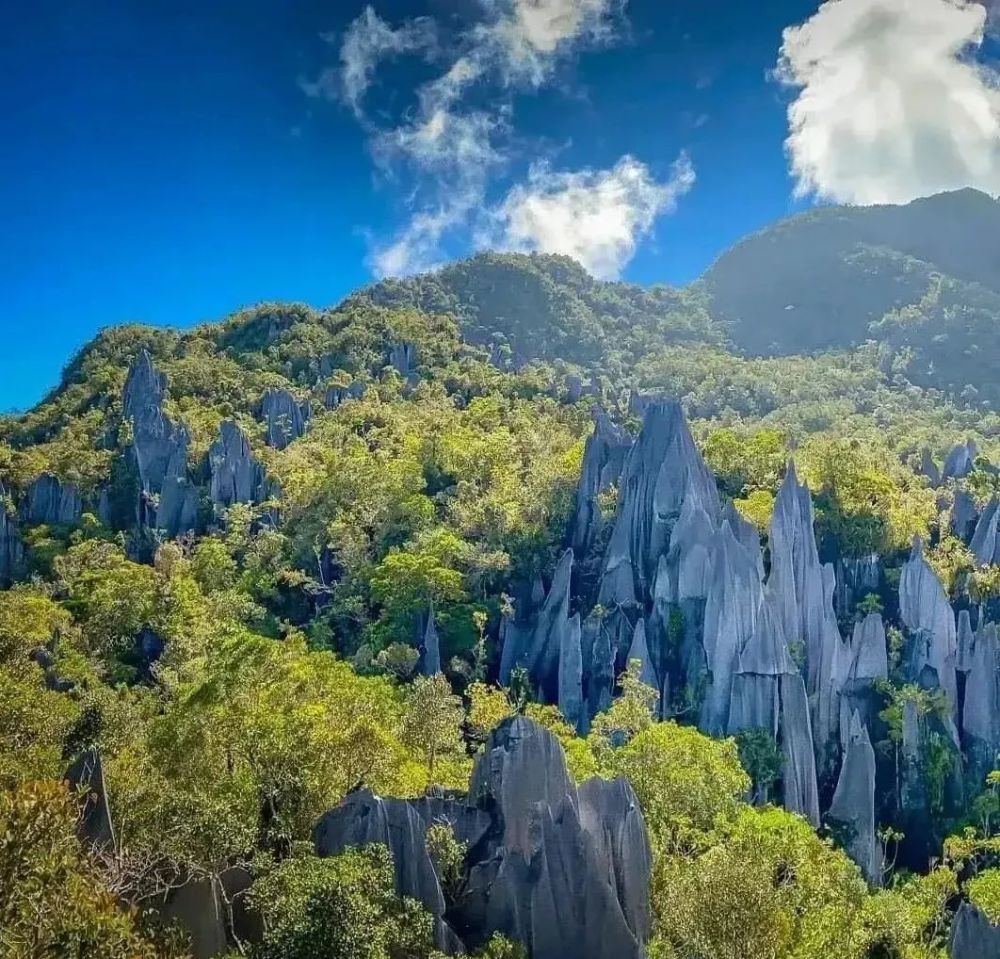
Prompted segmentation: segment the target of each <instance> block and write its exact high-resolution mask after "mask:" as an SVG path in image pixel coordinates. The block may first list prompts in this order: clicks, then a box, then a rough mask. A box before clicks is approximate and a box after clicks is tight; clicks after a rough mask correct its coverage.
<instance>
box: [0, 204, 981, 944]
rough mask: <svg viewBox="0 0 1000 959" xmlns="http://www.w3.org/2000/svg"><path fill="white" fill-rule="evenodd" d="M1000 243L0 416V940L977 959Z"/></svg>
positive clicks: (787, 266)
mask: <svg viewBox="0 0 1000 959" xmlns="http://www.w3.org/2000/svg"><path fill="white" fill-rule="evenodd" d="M995 207H996V204H995V202H994V201H992V200H989V199H988V198H986V197H983V196H981V195H979V194H972V193H970V194H955V195H951V196H945V197H938V198H934V199H933V200H930V201H924V202H922V203H921V204H915V205H913V206H912V207H908V208H894V209H892V210H873V211H835V210H828V211H820V212H818V213H815V214H810V215H808V216H807V217H805V218H800V219H796V220H792V221H789V222H787V223H785V224H782V225H779V226H778V227H776V228H774V229H773V230H772V231H768V232H765V233H764V234H761V235H759V236H757V237H754V238H750V239H748V240H747V241H745V243H744V244H742V245H741V246H740V247H737V248H736V249H735V250H734V251H732V252H731V253H730V254H728V255H727V256H725V257H723V258H722V259H721V260H720V261H719V263H718V264H716V266H715V267H714V268H713V270H712V271H710V273H709V274H708V275H707V276H706V278H705V279H704V281H702V282H700V283H698V284H695V285H694V286H693V287H691V288H689V289H685V290H676V289H671V288H667V287H661V288H653V289H649V290H645V289H640V288H638V287H634V286H629V285H627V284H611V283H601V282H598V281H596V280H594V279H593V278H591V277H590V276H589V275H588V274H587V273H586V272H585V271H583V270H582V269H581V268H580V267H579V266H577V265H576V264H574V263H573V262H572V261H569V260H566V259H564V258H559V257H543V256H531V257H524V256H513V255H500V254H483V255H481V256H478V257H475V258H473V259H471V260H468V261H464V262H461V263H456V264H453V265H451V266H448V267H445V268H444V269H442V270H441V271H439V272H437V273H434V274H430V275H426V276H421V277H416V278H413V279H408V280H401V281H386V282H383V283H380V284H378V285H376V286H374V287H372V288H370V289H367V290H363V291H360V292H358V293H357V294H355V295H353V296H352V297H350V298H349V299H348V300H346V301H345V302H344V303H342V304H340V305H339V306H336V307H333V308H329V309H316V308H313V307H309V306H305V305H300V304H264V305H260V306H256V307H254V308H252V309H248V310H244V311H241V312H239V313H236V314H234V315H233V316H231V317H229V318H228V319H226V320H224V321H222V322H220V323H218V324H211V325H206V326H202V327H199V328H196V329H193V330H190V331H187V332H178V331H172V330H162V329H152V328H148V327H142V326H128V327H118V328H109V329H107V330H105V331H103V332H102V333H101V334H100V335H99V336H98V337H97V338H96V339H95V340H94V341H93V342H92V343H90V344H89V345H88V346H87V347H85V348H84V349H83V350H82V351H81V352H80V353H79V355H77V356H76V357H74V358H73V359H72V360H71V362H70V363H69V365H68V366H67V368H66V370H65V372H64V375H63V378H62V381H61V383H60V384H59V385H58V387H57V388H56V389H54V390H53V392H52V393H51V395H50V396H48V397H47V398H46V399H45V400H44V401H43V402H42V403H41V404H39V405H38V406H37V407H36V408H34V409H32V410H30V411H28V412H26V413H23V414H18V415H10V416H7V417H5V418H3V419H2V420H0V499H2V504H3V509H2V510H0V586H2V587H3V588H2V589H0V718H2V725H3V730H4V732H3V735H2V736H0V952H2V954H3V955H5V956H6V955H10V956H12V957H17V959H21V957H24V959H27V957H32V959H34V957H36V956H79V957H83V956H88V957H90V956H99V957H105V956H107V957H139V956H150V957H152V956H157V957H182V956H189V955H193V956H196V957H199V959H200V957H202V956H205V957H208V956H214V955H223V954H226V953H227V952H231V953H232V954H234V955H249V956H253V957H260V959H298V957H302V959H305V957H307V956H308V957H331V959H333V957H337V959H340V957H346V956H351V957H354V956H357V957H362V959H390V957H391V959H410V957H412V959H420V957H431V956H435V955H440V954H441V953H445V954H454V953H457V952H459V951H460V950H466V951H467V952H470V953H472V954H477V955H483V956H489V957H493V959H501V957H503V959H514V957H517V956H523V955H528V956H531V957H533V959H549V957H555V956H562V955H564V954H565V949H566V944H567V943H568V942H574V943H579V944H580V945H579V951H578V952H577V953H574V954H578V955H580V956H583V957H585V959H602V957H605V956H612V955H613V956H632V957H635V959H638V957H640V956H647V955H648V956H650V957H655V959H729V957H732V959H737V957H739V959H743V957H751V956H752V957H774V959H786V957H787V959H793V957H794V959H820V957H827V956H843V957H847V959H855V957H856V959H931V957H936V959H941V957H944V956H946V955H949V953H950V955H952V956H953V957H955V959H972V957H977V956H986V955H990V954H991V953H989V952H988V951H987V950H989V949H994V950H995V949H997V948H998V947H997V942H998V941H1000V929H998V927H997V926H994V925H993V923H994V922H998V923H1000V860H998V858H997V856H998V846H997V841H998V840H997V834H996V831H997V820H998V817H1000V785H998V784H1000V759H998V753H1000V693H998V690H997V684H996V681H995V676H996V674H997V671H998V670H1000V658H998V657H1000V641H998V638H997V626H996V623H997V622H1000V539H998V520H1000V507H998V503H1000V499H998V497H1000V408H998V405H997V404H998V403H1000V394H997V393H996V386H995V377H994V375H993V368H994V366H995V363H996V359H997V354H998V350H997V321H998V319H1000V308H998V303H1000V266H998V263H997V262H996V259H995V258H996V256H997V253H996V250H997V249H998V246H997V245H996V244H990V243H988V242H985V241H981V240H976V241H975V242H973V241H971V240H968V241H967V236H968V233H969V231H976V232H977V236H985V235H992V236H1000V234H998V232H997V231H998V228H997V217H996V212H995ZM991 231H992V232H991ZM959 240H961V241H963V242H964V243H965V246H957V244H958V243H959ZM966 241H967V242H966ZM793 254H794V255H795V257H798V258H797V259H796V258H794V257H793ZM834 262H836V263H837V264H838V266H837V268H836V270H834V269H833V268H832V267H831V264H832V263H834ZM803 291H804V292H803ZM779 303H780V304H781V305H780V308H779V307H778V304H779ZM789 305H792V306H794V309H786V307H787V306H789ZM737 306H738V307H739V311H740V312H735V310H736V308H737ZM821 348H822V349H827V350H828V351H827V352H817V351H818V350H819V349H821ZM741 349H746V350H747V351H748V353H749V354H750V355H745V354H744V353H742V352H741Z"/></svg>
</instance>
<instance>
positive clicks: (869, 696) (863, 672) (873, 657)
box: [833, 613, 889, 752]
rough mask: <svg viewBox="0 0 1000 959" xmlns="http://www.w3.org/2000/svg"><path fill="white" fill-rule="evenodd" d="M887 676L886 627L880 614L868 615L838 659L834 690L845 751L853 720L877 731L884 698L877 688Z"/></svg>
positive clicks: (843, 647)
mask: <svg viewBox="0 0 1000 959" xmlns="http://www.w3.org/2000/svg"><path fill="white" fill-rule="evenodd" d="M888 676H889V657H888V653H887V647H886V637H885V624H884V623H883V621H882V616H881V615H880V614H879V613H869V614H868V615H867V616H866V617H865V618H864V619H863V620H862V621H861V622H858V623H855V624H854V632H853V634H852V636H851V639H850V642H848V643H845V644H843V645H842V646H841V647H840V649H839V655H838V656H837V659H836V667H835V671H834V678H833V688H834V691H835V695H836V699H837V703H838V713H839V715H838V721H837V726H838V728H839V730H840V747H841V750H842V751H845V752H846V750H847V749H848V748H849V747H850V730H851V726H852V717H855V716H856V717H858V718H859V720H860V722H861V723H862V725H864V726H865V727H866V729H868V730H871V729H874V728H876V724H877V723H878V722H879V719H878V714H879V711H880V710H881V708H882V697H881V694H880V693H879V692H878V689H877V688H876V687H877V684H878V683H879V682H880V681H882V680H885V679H887V678H888Z"/></svg>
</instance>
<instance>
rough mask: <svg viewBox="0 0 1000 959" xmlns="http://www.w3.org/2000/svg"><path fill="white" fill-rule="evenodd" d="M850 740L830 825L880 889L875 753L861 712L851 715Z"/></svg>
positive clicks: (829, 816)
mask: <svg viewBox="0 0 1000 959" xmlns="http://www.w3.org/2000/svg"><path fill="white" fill-rule="evenodd" d="M846 739H847V747H846V750H845V752H844V761H843V764H842V765H841V768H840V777H839V778H838V780H837V788H836V791H835V792H834V794H833V802H832V803H831V805H830V810H829V812H828V813H827V822H828V823H829V825H830V827H831V829H832V831H833V833H834V835H835V836H836V837H837V838H838V839H839V841H840V843H841V845H842V846H843V848H844V851H845V852H846V853H847V855H848V856H850V857H851V859H853V860H854V861H855V862H856V863H857V864H858V866H859V868H860V869H861V873H862V875H863V876H864V877H865V880H866V881H867V882H868V884H869V885H870V886H880V885H881V884H882V865H883V856H882V848H881V844H880V843H879V839H878V823H877V822H876V821H875V751H874V750H873V749H872V744H871V739H870V738H869V736H868V730H867V729H866V728H865V726H864V723H862V721H861V717H860V716H859V715H858V714H857V713H854V714H853V715H852V716H851V719H850V724H849V728H848V732H847V737H846Z"/></svg>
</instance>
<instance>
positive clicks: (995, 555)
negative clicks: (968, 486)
mask: <svg viewBox="0 0 1000 959" xmlns="http://www.w3.org/2000/svg"><path fill="white" fill-rule="evenodd" d="M969 548H970V549H971V550H972V554H973V556H975V557H976V562H977V563H978V564H979V565H980V566H993V565H996V564H997V563H1000V499H998V498H997V497H995V496H994V497H993V499H991V500H990V502H989V503H988V504H987V506H986V508H985V509H984V510H983V514H982V516H981V517H979V521H978V523H977V524H976V529H975V532H974V533H973V534H972V542H971V543H970V544H969Z"/></svg>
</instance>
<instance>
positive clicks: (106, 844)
mask: <svg viewBox="0 0 1000 959" xmlns="http://www.w3.org/2000/svg"><path fill="white" fill-rule="evenodd" d="M64 779H65V781H66V785H67V786H68V787H69V789H70V790H71V791H72V792H75V793H77V794H78V796H79V800H80V818H79V820H78V822H77V833H78V834H79V836H80V839H81V841H82V842H84V843H86V845H87V846H89V847H90V848H92V849H97V850H103V851H106V852H114V851H115V849H116V845H115V831H114V827H113V826H112V824H111V810H110V808H109V806H108V794H107V788H106V786H105V784H104V766H103V764H102V763H101V754H100V753H99V752H98V751H97V749H96V748H95V747H91V748H90V749H88V750H87V751H86V752H83V753H81V754H80V756H79V757H77V759H76V760H75V761H74V762H73V764H72V765H71V766H70V767H69V769H67V770H66V775H65V777H64Z"/></svg>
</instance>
